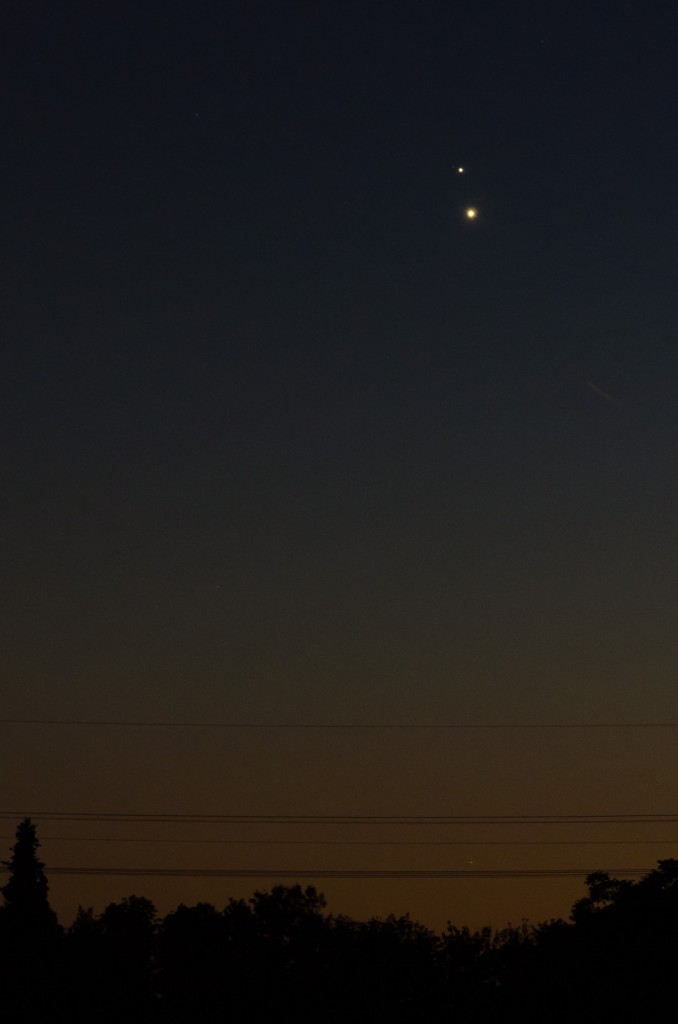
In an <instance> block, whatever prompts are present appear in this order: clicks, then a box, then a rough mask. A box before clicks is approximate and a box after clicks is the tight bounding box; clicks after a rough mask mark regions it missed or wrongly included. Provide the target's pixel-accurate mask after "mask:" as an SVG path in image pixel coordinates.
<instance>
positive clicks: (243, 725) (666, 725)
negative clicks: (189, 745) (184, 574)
mask: <svg viewBox="0 0 678 1024" xmlns="http://www.w3.org/2000/svg"><path fill="white" fill-rule="evenodd" d="M0 725H54V726H61V725H63V726H93V727H98V726H115V727H123V728H127V727H131V728H143V729H243V730H246V729H252V730H253V729H263V730H269V729H275V730H286V729H290V730H308V731H312V730H336V731H350V730H362V731H370V730H372V731H380V730H382V731H387V730H390V731H404V730H406V729H409V730H438V731H440V730H445V729H455V730H462V729H471V730H483V729H487V730H491V729H509V730H510V729H678V722H544V723H530V722H508V723H492V722H491V723H480V722H471V723H460V722H443V723H435V724H424V723H412V722H407V723H400V724H398V723H386V722H379V723H368V724H363V723H357V722H349V723H345V724H341V723H330V722H316V723H306V722H172V721H148V720H138V721H127V720H123V719H84V718H63V719H62V718H0Z"/></svg>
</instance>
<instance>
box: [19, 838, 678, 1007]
mask: <svg viewBox="0 0 678 1024" xmlns="http://www.w3.org/2000/svg"><path fill="white" fill-rule="evenodd" d="M39 845H40V844H39V842H38V839H37V836H36V830H35V826H34V825H33V824H32V822H31V821H30V819H28V818H27V819H25V820H24V821H22V822H21V823H20V825H19V826H18V829H17V833H16V843H15V845H14V847H13V850H12V855H11V858H10V860H9V861H7V862H5V867H6V868H7V869H8V872H9V880H8V882H7V883H6V885H4V886H3V887H2V890H1V891H2V894H3V897H4V906H2V907H1V908H0V985H1V986H2V988H1V992H2V1004H1V1005H2V1007H3V1011H4V1019H5V1020H7V1021H9V1022H11V1024H14V1022H16V1024H21V1022H37V1021H40V1022H52V1021H61V1020H68V1021H72V1022H74V1024H79V1022H83V1024H84V1022H85V1021H86V1022H95V1021H96V1022H104V1024H113V1022H115V1024H126V1022H139V1024H141V1022H158V1024H161V1022H169V1024H178V1022H189V1021H190V1022H195V1024H201V1022H217V1021H219V1022H233V1024H263V1022H264V1021H266V1022H267V1024H269V1022H271V1021H278V1020H283V1019H289V1020H293V1021H297V1022H303V1024H306V1022H311V1021H313V1022H329V1024H335V1022H336V1024H339V1022H342V1024H343V1022H348V1021H358V1022H363V1021H364V1022H367V1021H370V1022H379V1021H384V1022H389V1024H390V1022H394V1024H396V1022H397V1024H400V1022H402V1024H405V1022H408V1024H409V1022H420V1021H421V1022H434V1021H435V1022H442V1021H449V1022H460V1024H465V1022H468V1024H471V1022H474V1024H475V1022H482V1024H489V1022H495V1021H503V1020H506V1019H509V1020H512V1019H518V1020H521V1021H523V1022H537V1021H539V1022H543V1021H549V1022H550V1021H554V1022H565V1021H568V1022H569V1021H575V1020H576V1021H597V1022H599V1021H610V1022H611V1021H615V1022H618V1021H629V1022H630V1021H634V1022H636V1021H652V1022H653V1024H654V1022H659V1024H661V1022H664V1021H666V1022H668V1021H676V1020H678V998H677V997H678V861H676V860H662V861H659V862H658V867H657V868H656V869H655V870H653V871H651V872H649V873H648V874H647V875H646V876H645V877H643V878H641V879H640V880H639V881H637V882H632V881H628V880H618V879H614V878H610V877H609V875H607V874H604V873H602V872H601V873H596V874H592V875H589V876H588V878H587V880H586V884H587V893H586V895H585V896H584V897H583V898H582V899H580V900H578V901H577V902H576V903H575V905H574V907H573V908H572V915H571V919H570V921H569V922H565V921H563V920H551V921H548V922H544V923H541V924H538V925H527V924H523V925H522V926H521V927H519V928H507V929H505V930H503V931H493V930H492V929H490V928H483V929H481V930H479V931H470V930H469V929H468V928H465V927H462V928H460V927H455V926H454V925H452V924H448V927H447V929H446V930H445V931H444V932H443V933H442V934H436V933H435V932H433V931H431V930H430V929H428V928H426V927H424V926H423V925H422V924H419V923H417V922H416V921H414V920H412V919H411V918H410V917H409V916H405V917H396V916H389V917H386V918H383V919H381V918H372V919H370V920H368V921H356V920H353V919H351V918H348V917H344V916H341V915H340V916H336V915H332V914H327V913H326V912H325V907H326V904H325V900H324V898H323V896H322V895H321V894H320V893H318V892H317V891H316V889H315V888H313V887H312V886H308V887H307V888H302V887H301V886H299V885H293V886H282V885H279V886H275V887H274V888H273V889H271V890H270V891H259V892H255V893H254V895H253V896H252V897H251V898H250V899H248V900H241V899H238V900H235V899H231V900H230V901H229V903H228V904H227V906H226V907H225V908H224V909H222V910H218V909H217V908H215V907H214V906H212V905H210V904H207V903H199V904H197V905H196V906H191V907H188V906H183V905H180V906H179V907H178V908H177V909H176V910H175V911H173V912H172V913H170V914H167V915H166V916H165V917H159V916H158V914H157V913H156V909H155V907H154V905H153V904H152V903H151V902H150V901H149V900H147V899H144V898H143V897H140V896H129V897H127V898H126V899H123V900H121V901H120V902H119V903H111V904H110V905H109V906H107V907H106V908H105V910H103V912H102V913H100V914H95V913H94V912H93V911H92V909H83V908H82V907H81V908H80V909H79V911H78V914H77V916H76V918H75V920H74V921H73V923H72V924H71V925H70V927H68V928H63V927H62V926H61V925H60V924H59V923H58V921H57V918H56V915H55V914H54V912H53V911H52V910H51V908H50V906H49V900H48V883H47V879H46V876H45V870H44V864H43V863H42V862H41V861H40V860H39V858H38V855H37V850H38V847H39Z"/></svg>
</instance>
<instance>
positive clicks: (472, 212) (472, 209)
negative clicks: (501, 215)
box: [466, 206, 478, 220]
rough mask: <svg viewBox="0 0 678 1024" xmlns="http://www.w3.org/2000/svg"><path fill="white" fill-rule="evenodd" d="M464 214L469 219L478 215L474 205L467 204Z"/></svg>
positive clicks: (473, 218)
mask: <svg viewBox="0 0 678 1024" xmlns="http://www.w3.org/2000/svg"><path fill="white" fill-rule="evenodd" d="M466 216H467V218H468V219H469V220H475V219H476V217H477V216H478V211H477V210H476V209H475V207H473V206H469V208H468V210H467V211H466Z"/></svg>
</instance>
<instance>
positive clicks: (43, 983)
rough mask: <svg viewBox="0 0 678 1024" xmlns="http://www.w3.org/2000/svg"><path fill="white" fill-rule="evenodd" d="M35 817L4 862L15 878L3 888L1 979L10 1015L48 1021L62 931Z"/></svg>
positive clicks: (19, 831) (16, 1018) (19, 1019)
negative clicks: (51, 901)
mask: <svg viewBox="0 0 678 1024" xmlns="http://www.w3.org/2000/svg"><path fill="white" fill-rule="evenodd" d="M39 846H40V843H39V842H38V839H37V836H36V832H35V826H34V825H33V823H32V822H31V820H30V818H26V819H25V820H24V821H22V822H21V824H20V825H19V827H18V828H17V831H16V842H15V844H14V847H13V848H12V855H11V857H10V859H9V860H8V861H4V862H3V865H4V867H5V868H7V870H8V873H9V880H8V881H7V883H6V884H5V885H4V886H3V887H2V889H0V892H2V895H3V898H4V906H3V907H2V908H0V971H1V975H0V981H1V982H2V1002H3V1008H4V1010H5V1013H6V1019H8V1020H11V1021H16V1022H17V1024H18V1022H23V1021H33V1020H40V1019H42V1020H47V1019H49V1014H50V1013H51V1012H53V1000H52V996H51V993H52V992H53V991H54V990H55V989H56V988H58V985H59V981H58V979H59V967H60V962H59V961H60V952H61V939H62V931H61V928H60V927H59V924H58V923H57V919H56V915H55V913H54V911H53V910H52V908H51V907H50V905H49V901H48V891H49V886H48V884H47V878H46V876H45V871H44V868H45V865H44V864H43V863H42V861H41V860H40V859H39V858H38V854H37V851H38V848H39Z"/></svg>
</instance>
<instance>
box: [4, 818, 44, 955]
mask: <svg viewBox="0 0 678 1024" xmlns="http://www.w3.org/2000/svg"><path fill="white" fill-rule="evenodd" d="M39 846H40V842H39V840H38V838H37V836H36V834H35V825H34V824H33V823H32V822H31V819H30V818H25V819H24V820H23V821H22V822H21V823H20V825H19V826H18V828H17V830H16V843H15V844H14V847H13V849H12V856H11V858H10V859H9V860H8V861H4V862H3V863H4V866H5V867H6V868H7V870H8V871H9V881H8V882H7V884H6V885H4V886H3V887H2V888H1V889H0V892H2V895H3V897H4V900H5V907H4V917H5V921H6V922H7V924H8V925H9V926H10V927H11V928H12V930H13V931H17V932H20V933H23V934H26V935H28V934H30V935H32V936H34V937H35V938H37V937H39V936H42V937H46V936H49V935H53V934H54V933H55V932H56V931H57V929H58V925H57V919H56V914H55V913H54V911H53V910H52V908H51V907H50V905H49V900H48V898H47V894H48V892H49V885H48V882H47V878H46V876H45V865H44V864H43V862H42V861H41V860H40V859H39V858H38V855H37V849H38V847H39Z"/></svg>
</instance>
